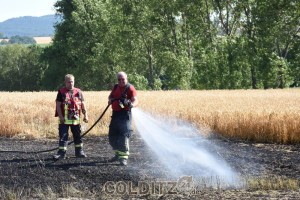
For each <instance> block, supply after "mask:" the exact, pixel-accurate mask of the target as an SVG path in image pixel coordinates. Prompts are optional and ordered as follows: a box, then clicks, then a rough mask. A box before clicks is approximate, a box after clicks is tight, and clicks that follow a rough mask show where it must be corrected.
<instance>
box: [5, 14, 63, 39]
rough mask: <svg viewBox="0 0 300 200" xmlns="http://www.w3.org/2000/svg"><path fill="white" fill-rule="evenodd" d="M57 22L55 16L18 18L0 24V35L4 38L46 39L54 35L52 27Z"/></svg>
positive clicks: (57, 18) (57, 19)
mask: <svg viewBox="0 0 300 200" xmlns="http://www.w3.org/2000/svg"><path fill="white" fill-rule="evenodd" d="M58 21H59V17H57V16H55V15H45V16H41V17H30V16H26V17H18V18H12V19H8V20H6V21H4V22H0V33H2V34H3V36H4V37H11V36H16V35H19V36H29V37H46V36H53V35H54V25H55V23H57V22H58Z"/></svg>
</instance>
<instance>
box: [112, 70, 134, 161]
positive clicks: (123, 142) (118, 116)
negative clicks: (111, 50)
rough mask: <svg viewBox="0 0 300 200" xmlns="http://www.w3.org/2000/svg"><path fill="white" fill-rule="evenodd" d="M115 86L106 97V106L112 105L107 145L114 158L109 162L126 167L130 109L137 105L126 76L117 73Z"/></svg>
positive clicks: (132, 87) (132, 89)
mask: <svg viewBox="0 0 300 200" xmlns="http://www.w3.org/2000/svg"><path fill="white" fill-rule="evenodd" d="M117 79H118V84H116V85H115V86H114V87H113V89H112V91H111V93H110V95H109V96H108V104H111V105H112V111H113V112H112V117H111V122H110V125H109V133H108V136H109V143H110V145H111V146H112V148H113V150H114V152H115V156H114V157H113V158H112V159H110V161H111V162H114V161H119V162H120V164H121V165H127V159H128V156H129V138H130V136H131V132H132V129H131V118H132V117H131V109H132V108H133V107H135V106H137V105H138V100H137V92H136V90H135V88H134V86H133V85H131V84H129V83H128V80H127V74H126V73H125V72H119V73H118V74H117Z"/></svg>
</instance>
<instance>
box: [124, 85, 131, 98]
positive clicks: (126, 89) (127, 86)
mask: <svg viewBox="0 0 300 200" xmlns="http://www.w3.org/2000/svg"><path fill="white" fill-rule="evenodd" d="M129 88H130V83H127V84H126V86H125V90H124V92H123V93H122V98H126V97H127V92H128V90H129Z"/></svg>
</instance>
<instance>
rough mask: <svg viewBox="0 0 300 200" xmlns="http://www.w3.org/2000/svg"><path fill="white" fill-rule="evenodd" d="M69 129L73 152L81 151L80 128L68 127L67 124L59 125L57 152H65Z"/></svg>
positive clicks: (77, 126) (78, 126)
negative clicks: (73, 145)
mask: <svg viewBox="0 0 300 200" xmlns="http://www.w3.org/2000/svg"><path fill="white" fill-rule="evenodd" d="M69 128H71V132H72V134H73V138H74V144H75V151H80V150H81V149H82V139H81V136H80V135H81V126H80V125H79V124H78V125H68V124H59V127H58V130H59V151H60V152H65V151H66V150H67V145H68V137H69Z"/></svg>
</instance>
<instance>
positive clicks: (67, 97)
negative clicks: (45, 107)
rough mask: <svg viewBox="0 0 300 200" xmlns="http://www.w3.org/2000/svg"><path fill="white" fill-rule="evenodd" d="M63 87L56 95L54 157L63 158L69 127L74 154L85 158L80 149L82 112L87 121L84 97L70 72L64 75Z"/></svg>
mask: <svg viewBox="0 0 300 200" xmlns="http://www.w3.org/2000/svg"><path fill="white" fill-rule="evenodd" d="M64 83H65V87H63V88H61V89H59V90H58V93H57V97H56V113H55V116H56V117H58V118H59V126H58V130H59V149H58V152H57V154H56V155H54V156H53V158H54V159H56V160H57V159H61V158H62V159H63V158H65V155H66V151H67V145H68V136H69V128H70V129H71V132H72V134H73V139H74V144H75V156H76V157H79V158H85V157H86V154H85V153H84V152H83V150H82V139H81V126H80V117H81V113H82V114H83V121H84V122H86V123H88V115H87V111H86V107H85V104H84V98H83V95H82V92H81V90H80V89H79V88H75V87H74V84H75V78H74V76H73V75H72V74H67V75H66V76H65V82H64Z"/></svg>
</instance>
